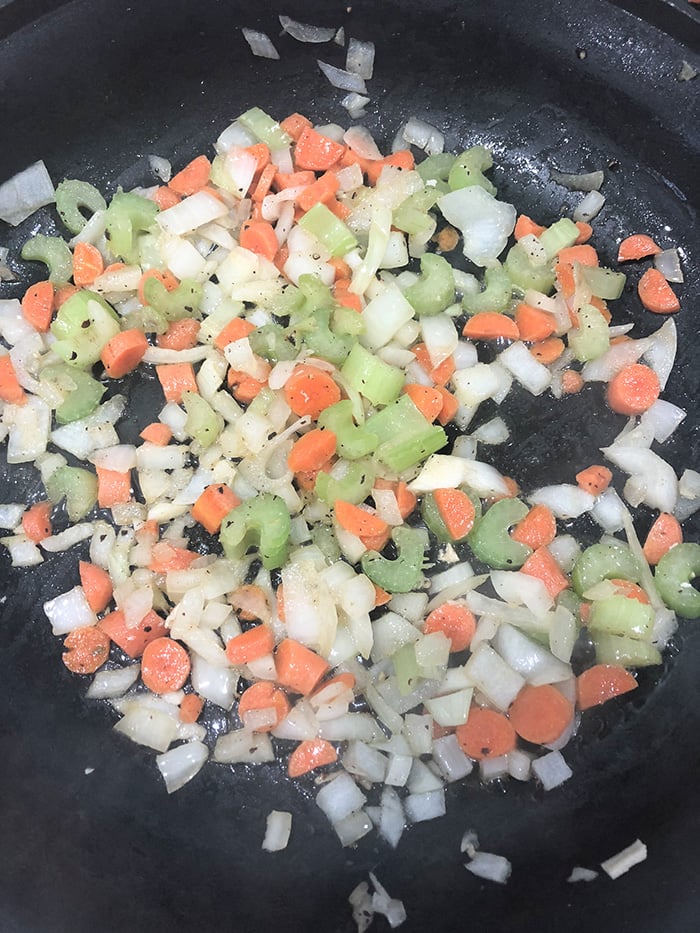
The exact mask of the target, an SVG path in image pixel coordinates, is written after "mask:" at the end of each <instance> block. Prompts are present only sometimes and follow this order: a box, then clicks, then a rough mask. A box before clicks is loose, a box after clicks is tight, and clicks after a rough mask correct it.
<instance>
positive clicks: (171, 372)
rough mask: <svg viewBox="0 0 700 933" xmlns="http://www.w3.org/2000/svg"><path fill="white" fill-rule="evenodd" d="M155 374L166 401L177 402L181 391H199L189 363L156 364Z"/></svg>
mask: <svg viewBox="0 0 700 933" xmlns="http://www.w3.org/2000/svg"><path fill="white" fill-rule="evenodd" d="M156 375H157V376H158V381H159V382H160V384H161V388H162V389H163V394H164V395H165V400H166V402H177V403H178V404H179V403H180V402H181V401H182V393H183V392H199V389H198V388H197V380H196V379H195V377H194V369H193V368H192V364H191V363H163V364H161V365H160V366H156Z"/></svg>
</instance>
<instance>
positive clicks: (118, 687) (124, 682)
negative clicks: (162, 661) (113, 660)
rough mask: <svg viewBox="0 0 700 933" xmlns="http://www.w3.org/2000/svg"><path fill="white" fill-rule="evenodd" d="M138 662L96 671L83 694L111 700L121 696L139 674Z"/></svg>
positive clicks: (96, 698)
mask: <svg viewBox="0 0 700 933" xmlns="http://www.w3.org/2000/svg"><path fill="white" fill-rule="evenodd" d="M140 670H141V665H140V664H128V665H127V666H126V667H117V668H115V669H114V670H108V671H98V672H97V673H96V674H95V676H94V678H93V680H92V683H91V684H90V686H89V687H88V689H87V692H86V694H85V696H86V697H89V699H91V700H111V699H114V698H116V697H121V696H123V695H124V694H125V693H126V691H127V690H128V689H129V687H131V686H132V685H133V684H135V683H136V680H137V678H138V676H139V672H140Z"/></svg>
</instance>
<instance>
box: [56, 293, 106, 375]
mask: <svg viewBox="0 0 700 933" xmlns="http://www.w3.org/2000/svg"><path fill="white" fill-rule="evenodd" d="M120 330H121V328H120V326H119V319H118V318H117V315H116V314H115V313H114V311H113V310H112V308H110V306H109V305H108V304H107V302H106V301H105V300H104V299H103V298H101V297H100V296H99V295H97V294H95V293H94V292H91V291H88V290H87V289H82V290H81V291H79V292H76V293H75V295H71V297H70V298H69V299H68V301H66V302H64V303H63V304H62V305H61V307H60V308H59V310H58V314H57V315H56V317H55V319H54V321H53V323H52V324H51V332H52V333H53V334H54V335H55V336H56V337H57V338H58V340H57V341H56V342H55V343H54V344H53V347H52V349H53V352H54V353H55V354H56V355H57V356H59V357H60V358H61V359H62V360H65V362H66V363H70V365H71V366H76V367H78V369H87V368H88V367H89V366H92V365H94V364H95V363H96V362H97V361H98V360H99V358H100V354H101V353H102V348H103V347H104V345H105V344H106V343H107V341H108V340H111V339H112V337H114V336H116V334H118V333H119V332H120Z"/></svg>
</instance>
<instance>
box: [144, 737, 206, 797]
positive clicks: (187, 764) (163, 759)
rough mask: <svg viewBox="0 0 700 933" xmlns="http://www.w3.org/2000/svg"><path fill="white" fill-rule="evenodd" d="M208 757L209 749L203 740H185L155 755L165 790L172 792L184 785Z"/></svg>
mask: <svg viewBox="0 0 700 933" xmlns="http://www.w3.org/2000/svg"><path fill="white" fill-rule="evenodd" d="M208 757H209V749H208V748H207V746H206V745H205V744H204V743H203V742H186V743H185V744H184V745H178V746H177V748H172V749H171V750H170V751H169V752H164V753H163V754H162V755H156V764H157V765H158V770H159V771H160V773H161V774H162V775H163V780H164V781H165V789H166V790H167V792H168V793H169V794H173V793H175V791H176V790H180V788H181V787H184V785H185V784H187V782H188V781H191V780H192V778H193V777H194V776H195V775H196V774H197V773H198V772H199V771H200V770H201V769H202V766H203V765H204V762H205V761H206V760H207V758H208Z"/></svg>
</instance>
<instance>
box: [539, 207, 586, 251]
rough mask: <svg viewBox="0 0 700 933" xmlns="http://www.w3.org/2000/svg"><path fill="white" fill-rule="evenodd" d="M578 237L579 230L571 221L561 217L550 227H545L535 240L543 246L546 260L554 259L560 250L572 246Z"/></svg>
mask: <svg viewBox="0 0 700 933" xmlns="http://www.w3.org/2000/svg"><path fill="white" fill-rule="evenodd" d="M578 236H579V229H578V227H577V226H576V224H575V223H574V222H573V220H569V218H568V217H562V218H561V220H557V221H556V222H555V223H553V224H552V226H551V227H547V229H546V230H545V231H544V232H543V233H540V235H539V237H538V238H537V239H538V240H539V241H540V243H541V244H542V246H544V250H545V253H546V254H547V259H554V257H555V256H556V254H557V253H558V252H559V250H560V249H565V248H566V247H567V246H573V245H574V243H575V242H576V240H578Z"/></svg>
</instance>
